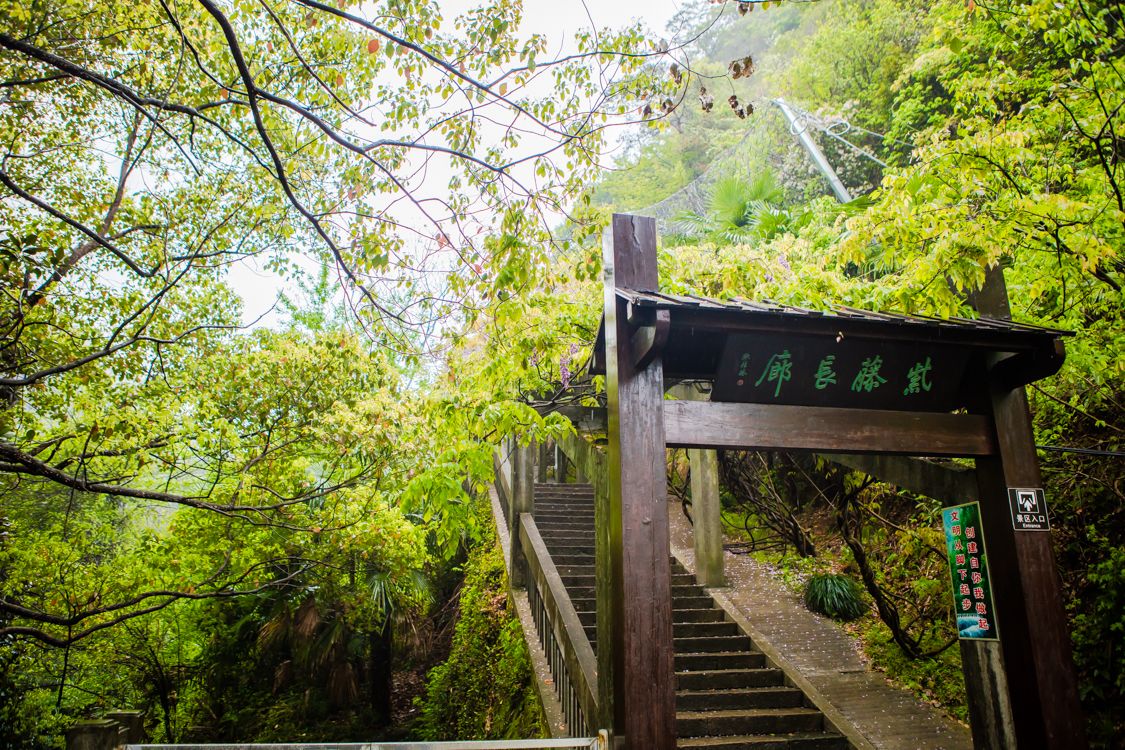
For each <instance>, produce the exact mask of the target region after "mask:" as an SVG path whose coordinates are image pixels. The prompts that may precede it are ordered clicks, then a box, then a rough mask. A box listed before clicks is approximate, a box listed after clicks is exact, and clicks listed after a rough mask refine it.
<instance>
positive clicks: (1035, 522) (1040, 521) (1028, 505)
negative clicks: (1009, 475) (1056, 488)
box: [1008, 487, 1051, 531]
mask: <svg viewBox="0 0 1125 750" xmlns="http://www.w3.org/2000/svg"><path fill="white" fill-rule="evenodd" d="M1008 506H1009V507H1010V508H1011V511H1012V528H1013V529H1015V530H1016V531H1050V530H1051V521H1050V518H1049V517H1048V514H1047V498H1046V497H1045V496H1044V495H1043V490H1042V489H1041V488H1039V487H1009V488H1008Z"/></svg>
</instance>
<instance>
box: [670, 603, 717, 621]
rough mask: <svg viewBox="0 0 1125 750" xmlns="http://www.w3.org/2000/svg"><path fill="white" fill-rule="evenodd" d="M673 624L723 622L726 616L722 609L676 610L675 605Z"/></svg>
mask: <svg viewBox="0 0 1125 750" xmlns="http://www.w3.org/2000/svg"><path fill="white" fill-rule="evenodd" d="M672 606H673V610H672V622H673V624H675V623H680V622H722V621H723V620H724V619H725V617H726V615H724V614H723V611H722V610H721V609H675V608H674V607H675V605H674V604H673V605H672Z"/></svg>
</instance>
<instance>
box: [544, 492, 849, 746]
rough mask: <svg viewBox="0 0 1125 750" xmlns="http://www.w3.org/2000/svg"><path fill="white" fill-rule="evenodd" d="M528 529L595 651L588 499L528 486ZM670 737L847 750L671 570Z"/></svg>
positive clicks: (701, 594) (685, 742)
mask: <svg viewBox="0 0 1125 750" xmlns="http://www.w3.org/2000/svg"><path fill="white" fill-rule="evenodd" d="M534 515H535V523H536V526H537V527H538V528H539V533H540V535H541V536H542V537H543V542H544V543H545V544H546V546H547V549H548V551H549V552H550V554H551V559H552V560H553V561H554V563H555V566H556V567H557V568H558V571H559V575H560V576H561V577H562V579H563V583H564V584H565V585H566V589H567V592H568V593H569V594H570V598H571V601H572V602H573V604H574V608H575V610H576V611H577V612H578V617H579V619H580V620H581V621H582V625H583V627H584V629H585V631H586V634H587V636H588V637H589V638H590V643H591V645H592V646H593V647H594V649H595V651H596V650H597V642H596V639H597V627H596V619H595V618H596V601H595V593H594V592H595V589H594V586H595V584H594V492H593V488H592V487H591V486H590V485H588V484H537V485H535V512H534ZM672 617H673V626H672V627H673V637H674V639H675V660H676V728H677V735H678V737H679V740H678V742H677V747H680V748H701V749H705V748H715V749H716V750H718V749H721V750H846V748H848V747H850V746H849V744H848V742H847V740H846V739H845V738H844V737H843V736H842V735H840V734H837V733H835V732H833V731H831V730H826V726H825V721H824V716H823V715H822V714H821V713H820V711H818V710H817V709H815V708H813V707H812V706H811V704H810V703H809V702H808V700H807V699H806V698H805V696H804V694H803V693H802V692H801V691H800V690H798V689H796V688H793V687H790V686H788V685H786V680H785V675H784V673H783V672H782V671H781V670H779V669H775V668H773V667H770V666H769V665H768V664H767V663H766V658H765V656H764V655H763V654H762V653H761V652H760V651H759V650H758V649H757V648H756V647H755V646H754V643H753V641H752V640H751V639H750V638H749V636H747V635H746V634H745V633H743V632H742V630H741V629H740V628H739V626H738V625H737V624H735V623H733V622H730V621H729V620H728V619H727V617H726V613H724V612H723V610H722V609H721V608H719V607H718V606H717V605H716V604H715V602H714V600H713V599H712V598H711V597H710V596H709V595H708V594H707V592H706V591H705V590H704V589H703V588H702V587H700V586H698V585H696V583H695V579H694V577H693V576H692V575H691V574H690V573H688V571H686V570H685V569H684V568H683V567H681V566H680V565H679V564H678V563H677V562H676V561H675V560H673V561H672Z"/></svg>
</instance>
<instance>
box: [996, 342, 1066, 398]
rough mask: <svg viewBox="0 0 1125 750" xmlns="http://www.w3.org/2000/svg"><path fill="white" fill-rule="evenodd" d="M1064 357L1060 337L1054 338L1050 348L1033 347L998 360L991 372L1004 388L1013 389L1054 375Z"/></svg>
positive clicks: (1064, 350)
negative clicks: (1028, 350) (1033, 348)
mask: <svg viewBox="0 0 1125 750" xmlns="http://www.w3.org/2000/svg"><path fill="white" fill-rule="evenodd" d="M1065 359H1066V347H1065V346H1064V345H1063V342H1062V339H1055V341H1054V347H1053V348H1052V349H1050V350H1048V349H1035V350H1033V351H1030V352H1022V353H1020V354H1014V355H1012V356H1011V357H1006V358H1004V359H1001V360H999V361H998V362H997V363H996V364H994V365H993V366H992V369H991V374H992V376H993V377H994V378H996V381H997V382H998V383H999V384H1000V385H1001V386H1003V387H1004V388H1005V389H1006V390H1009V391H1014V390H1015V389H1016V388H1022V387H1024V386H1025V385H1027V384H1028V383H1034V382H1035V381H1036V380H1041V379H1043V378H1048V377H1050V376H1052V375H1054V374H1055V373H1056V372H1058V371H1059V368H1060V367H1062V363H1063V360H1065Z"/></svg>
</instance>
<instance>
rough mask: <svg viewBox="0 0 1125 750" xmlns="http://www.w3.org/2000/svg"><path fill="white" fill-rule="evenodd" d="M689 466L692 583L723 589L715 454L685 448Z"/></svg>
mask: <svg viewBox="0 0 1125 750" xmlns="http://www.w3.org/2000/svg"><path fill="white" fill-rule="evenodd" d="M671 393H672V394H673V395H674V396H675V397H676V398H678V399H681V400H683V401H706V400H708V397H707V395H706V394H703V393H700V392H699V391H697V390H696V389H695V388H693V387H692V386H690V385H686V384H681V385H677V386H676V387H675V388H672V389H671ZM688 461H689V463H690V464H691V521H692V523H691V537H692V543H693V545H694V548H695V582H696V583H698V584H699V585H700V586H706V587H708V588H711V587H715V586H726V585H727V582H726V576H725V575H724V574H723V517H722V503H721V502H720V499H719V452H718V451H716V450H711V449H707V448H689V449H688Z"/></svg>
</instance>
